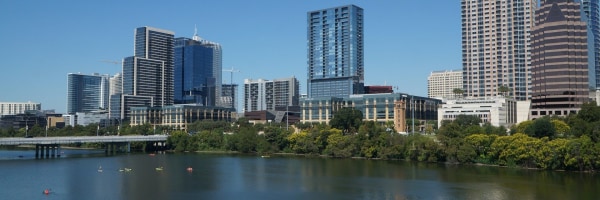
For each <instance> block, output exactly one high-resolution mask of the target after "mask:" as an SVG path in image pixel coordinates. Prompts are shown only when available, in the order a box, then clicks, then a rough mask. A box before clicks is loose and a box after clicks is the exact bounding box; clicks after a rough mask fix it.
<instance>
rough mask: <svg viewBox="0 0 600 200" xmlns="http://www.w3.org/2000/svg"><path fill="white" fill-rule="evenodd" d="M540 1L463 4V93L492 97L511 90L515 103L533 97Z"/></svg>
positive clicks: (487, 0) (468, 0)
mask: <svg viewBox="0 0 600 200" xmlns="http://www.w3.org/2000/svg"><path fill="white" fill-rule="evenodd" d="M537 3H538V2H537V0H501V1H497V0H478V1H474V0H461V18H462V63H463V77H464V78H463V90H464V91H465V94H466V96H470V97H493V96H497V95H498V94H500V91H499V87H500V86H506V87H508V88H509V94H508V95H507V96H512V97H514V98H515V99H516V100H527V99H530V98H531V94H530V90H531V87H530V78H531V73H530V68H531V41H530V38H531V37H530V31H531V29H532V27H533V23H534V19H535V18H534V14H535V13H534V12H535V9H536V8H537Z"/></svg>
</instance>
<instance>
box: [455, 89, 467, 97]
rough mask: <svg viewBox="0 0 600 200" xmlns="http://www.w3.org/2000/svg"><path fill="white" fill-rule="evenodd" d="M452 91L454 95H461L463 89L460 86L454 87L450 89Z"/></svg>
mask: <svg viewBox="0 0 600 200" xmlns="http://www.w3.org/2000/svg"><path fill="white" fill-rule="evenodd" d="M452 93H454V97H456V98H458V97H462V96H463V94H464V93H465V91H464V90H463V89H462V88H454V89H452Z"/></svg>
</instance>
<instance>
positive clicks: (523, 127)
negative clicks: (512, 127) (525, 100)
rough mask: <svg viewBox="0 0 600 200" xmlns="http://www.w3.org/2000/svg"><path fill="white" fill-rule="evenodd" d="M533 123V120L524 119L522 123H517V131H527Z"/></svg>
mask: <svg viewBox="0 0 600 200" xmlns="http://www.w3.org/2000/svg"><path fill="white" fill-rule="evenodd" d="M532 125H533V121H532V120H527V121H522V122H521V123H519V124H517V128H516V133H525V132H526V131H527V130H528V129H529V127H531V126H532Z"/></svg>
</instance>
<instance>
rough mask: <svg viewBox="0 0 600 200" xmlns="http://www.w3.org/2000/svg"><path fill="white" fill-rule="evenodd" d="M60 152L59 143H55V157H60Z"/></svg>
mask: <svg viewBox="0 0 600 200" xmlns="http://www.w3.org/2000/svg"><path fill="white" fill-rule="evenodd" d="M60 152H61V151H60V144H57V145H56V153H57V155H56V157H59V158H60Z"/></svg>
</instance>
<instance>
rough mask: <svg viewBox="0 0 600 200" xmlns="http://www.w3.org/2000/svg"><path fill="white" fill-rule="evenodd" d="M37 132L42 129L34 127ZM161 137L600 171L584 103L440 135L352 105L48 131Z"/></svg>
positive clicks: (172, 144) (591, 117)
mask: <svg viewBox="0 0 600 200" xmlns="http://www.w3.org/2000/svg"><path fill="white" fill-rule="evenodd" d="M28 131H29V132H28V133H29V134H32V135H34V136H40V137H41V136H43V135H44V131H45V130H44V129H42V128H39V127H32V128H31V129H30V130H28ZM96 131H99V133H100V134H101V135H102V134H107V135H114V134H117V133H118V134H120V135H130V134H163V133H169V134H170V137H169V138H168V141H167V144H168V147H169V148H170V149H171V150H173V151H178V152H179V151H236V152H242V153H259V154H271V153H293V154H304V155H318V156H330V157H338V158H348V157H362V158H368V159H401V160H411V161H425V162H447V163H481V164H490V165H500V166H510V167H527V168H541V169H552V170H575V171H595V170H598V169H600V107H598V106H596V105H595V104H593V103H586V104H584V105H583V106H582V109H581V111H580V112H578V113H577V114H571V115H569V116H567V117H542V118H539V119H536V120H530V121H524V122H521V123H519V124H517V125H514V126H512V127H509V129H507V128H505V127H495V126H492V125H491V124H489V123H485V124H482V123H481V121H480V119H479V118H477V117H474V116H467V115H460V116H458V117H457V118H456V119H455V120H454V121H444V122H442V126H441V127H440V128H439V129H437V130H434V131H432V132H434V134H408V135H402V134H398V133H397V131H396V130H394V126H393V124H392V123H384V124H380V123H376V122H373V121H363V119H362V114H361V113H360V111H358V110H354V109H351V108H345V109H342V110H340V111H338V112H336V113H335V114H334V117H333V119H332V120H331V121H330V123H329V124H310V123H297V124H295V125H294V126H290V127H289V129H288V126H286V124H279V123H271V124H251V123H249V121H248V120H247V119H244V118H241V119H239V120H237V121H235V122H232V123H230V122H224V121H197V122H194V123H191V124H189V125H188V129H187V131H182V130H169V128H168V127H158V126H157V127H154V126H151V125H149V124H145V125H141V126H129V125H127V124H125V125H123V126H121V128H120V129H118V128H116V127H106V128H98V126H97V124H96V125H95V124H92V125H88V126H75V127H66V128H63V129H52V128H51V129H49V130H48V135H49V136H65V135H70V136H71V135H95V133H96ZM24 132H25V131H24V130H22V129H20V130H13V129H7V130H1V132H0V135H1V136H2V137H15V136H17V137H18V136H23V135H24V134H25V133H24Z"/></svg>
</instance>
